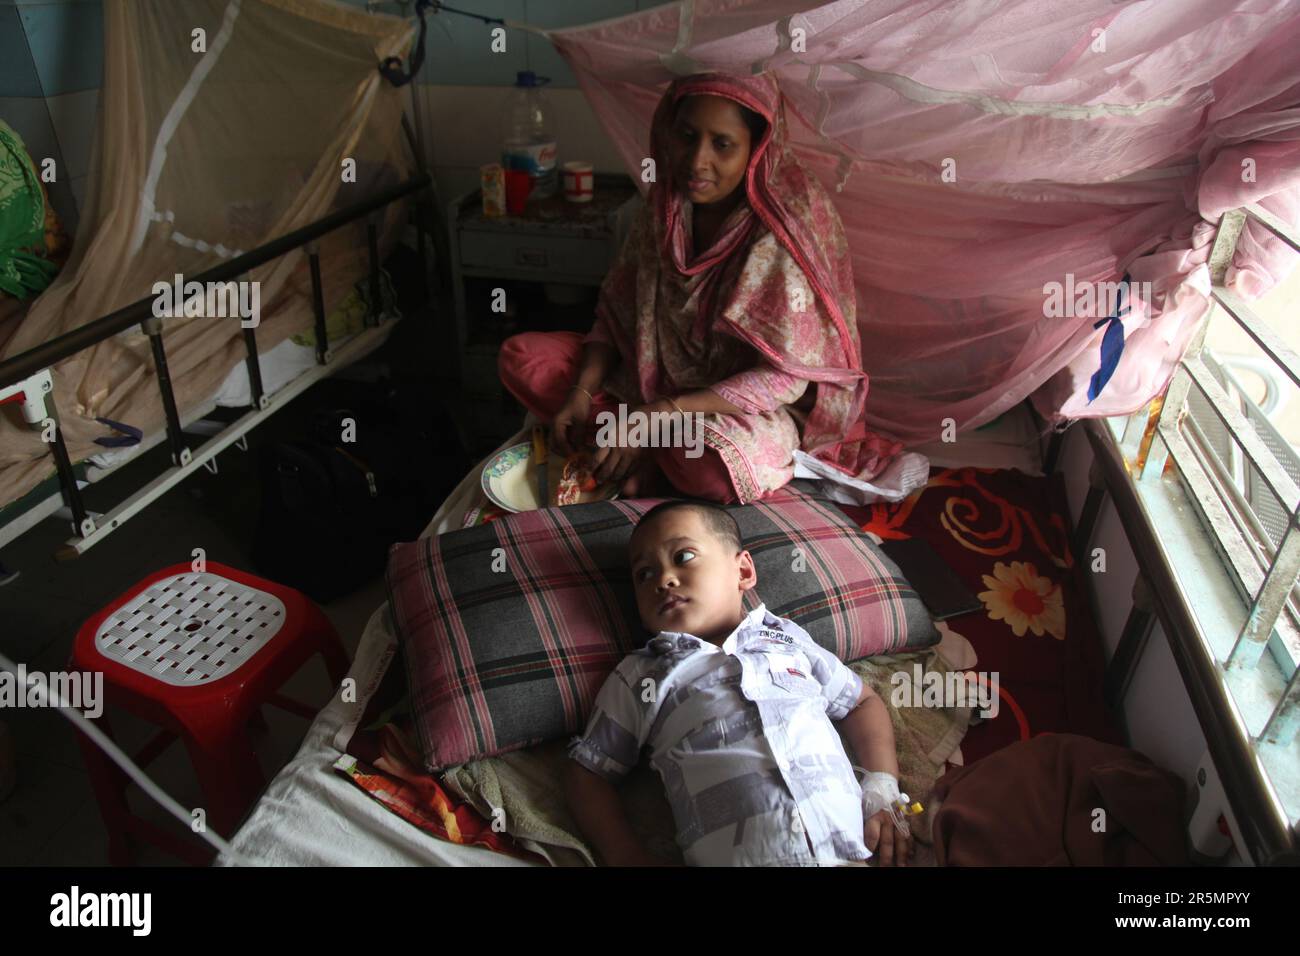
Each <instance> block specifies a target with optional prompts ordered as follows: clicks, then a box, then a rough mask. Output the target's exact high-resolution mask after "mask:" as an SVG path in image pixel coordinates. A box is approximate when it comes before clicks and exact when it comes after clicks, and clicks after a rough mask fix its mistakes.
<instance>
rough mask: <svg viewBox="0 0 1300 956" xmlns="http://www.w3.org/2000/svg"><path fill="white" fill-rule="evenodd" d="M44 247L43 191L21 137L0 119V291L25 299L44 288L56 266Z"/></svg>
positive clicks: (53, 273) (51, 277)
mask: <svg viewBox="0 0 1300 956" xmlns="http://www.w3.org/2000/svg"><path fill="white" fill-rule="evenodd" d="M44 248H45V194H44V193H43V192H42V191H41V183H40V179H39V177H38V176H37V173H36V167H35V166H34V165H33V164H32V160H31V157H30V156H28V155H27V147H26V146H25V145H23V140H22V137H21V136H19V135H18V134H17V133H16V132H14V130H13V129H12V128H11V127H10V126H9V125H8V124H7V123H5V122H4V121H3V120H0V292H5V293H7V294H9V295H11V296H13V297H14V298H16V299H26V298H30V297H31V296H34V295H36V294H37V293H40V292H43V291H45V287H46V286H48V285H49V284H50V282H51V281H53V279H54V275H55V273H57V272H58V271H59V270H58V266H56V265H55V264H54V263H52V262H50V261H48V260H46V259H44V258H42V257H41V256H39V255H37V254H36V250H41V249H44Z"/></svg>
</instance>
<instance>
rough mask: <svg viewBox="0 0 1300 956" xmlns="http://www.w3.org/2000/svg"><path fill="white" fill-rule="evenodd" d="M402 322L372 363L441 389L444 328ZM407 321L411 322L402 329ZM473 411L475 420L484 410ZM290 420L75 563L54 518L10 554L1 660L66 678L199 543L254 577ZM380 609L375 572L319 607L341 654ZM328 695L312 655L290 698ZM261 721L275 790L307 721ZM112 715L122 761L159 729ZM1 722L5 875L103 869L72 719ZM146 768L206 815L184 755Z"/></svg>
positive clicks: (113, 495) (109, 488)
mask: <svg viewBox="0 0 1300 956" xmlns="http://www.w3.org/2000/svg"><path fill="white" fill-rule="evenodd" d="M446 309H449V303H448V302H447V300H446V298H444V299H443V300H442V302H441V305H440V306H439V307H438V308H437V311H436V312H435V314H438V315H444V316H445V315H447V314H448V313H447V311H445V310H446ZM406 316H407V317H406V319H404V320H403V321H402V322H401V323H399V324H398V326H397V327H396V328H395V331H394V333H393V336H392V338H390V340H389V341H388V342H387V343H386V344H385V345H384V346H383V347H382V348H381V349H380V350H379V351H377V352H376V353H375V354H374V355H373V356H371V357H370V359H369V361H377V362H384V363H387V364H388V365H389V367H390V368H393V369H395V367H396V366H397V365H399V364H400V363H402V362H403V361H409V357H410V356H427V357H429V359H428V363H429V364H428V365H426V366H425V367H424V368H423V373H425V374H427V375H428V376H431V377H432V378H433V379H436V380H438V381H439V382H449V381H451V379H450V378H449V374H450V373H449V370H448V369H446V368H440V367H436V365H435V364H434V363H436V362H437V361H438V359H437V358H436V357H437V356H440V355H441V356H446V355H447V354H448V352H449V351H450V350H447V349H445V348H441V349H440V348H437V347H436V341H434V342H431V341H430V339H431V338H433V339H436V338H437V337H438V336H440V335H442V334H444V331H442V330H440V326H439V325H438V323H437V322H435V321H429V319H430V316H429V314H428V313H427V312H425V313H424V314H423V315H420V314H413V313H412V311H407V312H406ZM408 321H409V322H413V323H416V324H412V325H407V322H408ZM422 322H423V324H419V323H422ZM443 329H445V327H443ZM404 356H405V357H407V358H406V359H404V358H403V357H404ZM362 361H363V363H364V362H366V361H368V360H362ZM417 361H423V360H419V359H417ZM444 393H445V394H446V405H447V408H448V411H449V412H451V414H452V415H453V416H457V415H458V414H461V412H460V410H459V408H458V407H457V406H458V405H460V404H461V403H464V402H466V401H469V400H471V399H470V398H469V397H468V396H465V395H462V394H460V393H459V391H458V390H457V389H456V388H455V387H454V386H450V387H447V388H444V389H442V390H441V391H439V392H437V394H440V395H441V394H444ZM307 395H310V392H309V393H307ZM304 398H306V396H303V397H300V398H299V399H298V400H297V402H295V405H297V404H298V403H301V402H303V399H304ZM509 402H510V400H505V401H502V402H500V403H498V411H499V414H500V422H499V424H497V423H493V422H488V423H487V424H486V425H485V424H484V422H483V420H482V417H481V415H480V416H479V418H478V419H476V424H477V427H478V429H479V433H478V434H477V435H471V436H469V443H470V444H471V445H473V446H475V447H473V448H471V451H478V450H479V448H481V447H482V446H483V445H485V444H486V447H487V448H489V449H490V448H491V447H493V446H494V445H495V444H496V443H498V442H499V441H500V438H497V439H496V440H495V441H493V436H492V434H491V432H492V431H493V429H494V428H495V427H505V428H507V429H508V430H507V431H505V432H504V434H502V435H501V437H506V436H508V435H509V434H510V433H511V432H512V431H513V430H514V427H517V424H518V421H519V420H520V419H521V418H522V415H523V411H522V409H519V408H518V407H515V408H510V407H509ZM478 407H479V409H480V411H481V409H482V403H481V402H479V403H478ZM293 412H294V405H290V406H287V407H286V409H285V410H282V411H281V412H280V413H278V414H277V415H276V416H273V417H272V418H271V419H270V420H269V421H268V422H267V423H265V424H264V425H263V426H261V427H260V428H258V429H257V430H256V431H254V432H253V433H251V434H250V436H249V443H250V453H244V452H241V451H238V450H236V449H231V450H228V451H225V452H222V453H221V455H220V456H219V473H218V474H217V475H211V474H209V473H208V472H206V471H203V470H199V471H198V472H197V473H196V474H194V475H192V476H190V477H189V478H187V479H186V480H185V481H184V482H182V483H181V484H180V485H178V486H177V487H176V488H173V489H172V490H171V491H170V492H168V493H167V494H166V495H164V496H163V497H161V498H159V499H157V500H156V501H155V502H154V503H152V504H151V505H150V506H149V507H148V508H147V509H146V510H145V511H144V512H143V513H142V514H140V515H139V516H138V517H136V518H133V519H132V520H131V521H129V522H128V523H127V524H125V525H124V526H122V528H120V529H119V530H118V531H116V532H114V533H113V534H112V535H110V536H109V537H108V538H106V539H105V540H104V541H103V542H102V543H100V544H98V545H96V546H95V547H93V548H91V549H90V550H89V551H88V552H87V553H86V554H84V555H82V556H81V557H79V558H77V559H76V560H74V561H68V562H62V563H59V562H55V561H54V560H53V558H52V555H53V553H54V552H55V551H56V549H57V548H58V547H59V546H60V545H61V544H62V543H63V541H64V540H66V538H67V537H68V534H69V529H68V527H67V525H66V523H65V522H64V521H62V520H58V519H54V518H50V519H46V520H45V521H44V522H42V523H41V524H40V525H38V526H37V527H36V528H34V529H33V530H31V531H30V532H28V533H27V534H26V535H24V536H23V537H21V538H20V539H19V540H17V541H15V542H13V543H12V544H10V545H8V546H7V547H5V549H4V551H3V555H0V557H2V559H3V561H4V563H5V564H6V565H7V566H9V568H10V569H13V570H18V571H19V572H20V575H19V577H18V578H17V579H16V580H14V581H13V582H12V583H10V584H7V585H5V586H3V587H0V621H2V622H3V631H4V633H3V640H4V648H5V651H6V653H8V654H9V655H10V656H11V657H12V658H13V659H14V660H16V661H22V662H25V663H26V664H27V666H28V668H29V669H31V670H35V671H41V672H49V671H52V670H62V669H64V668H65V667H66V664H67V661H68V655H69V652H70V650H71V647H72V642H73V638H74V636H75V635H76V632H77V630H78V628H79V627H80V626H81V624H82V622H83V621H85V620H86V619H87V618H88V617H90V616H91V615H92V614H93V613H94V612H96V611H97V610H99V609H101V608H102V607H103V606H104V605H105V604H107V603H108V602H109V601H111V600H112V599H113V598H115V597H117V596H118V595H120V594H122V593H123V592H124V591H126V590H127V589H128V588H129V587H131V586H132V585H133V584H135V583H136V582H137V581H139V580H140V579H141V578H143V577H144V576H145V575H147V574H149V573H151V572H153V571H156V570H157V569H159V568H161V567H165V566H167V565H169V564H174V563H178V562H182V561H189V560H190V556H191V552H192V551H193V549H194V548H196V547H202V548H203V549H204V550H205V552H206V556H207V559H208V560H209V561H216V562H219V563H223V564H228V565H231V566H234V567H241V568H246V569H249V570H252V569H253V568H254V564H253V561H252V559H251V555H250V549H251V547H252V543H253V540H254V536H255V530H256V522H257V515H258V494H259V491H258V481H257V475H256V467H255V466H256V459H255V455H254V454H252V453H251V452H252V451H255V450H256V447H257V446H258V445H259V444H260V443H263V442H269V441H274V440H279V439H283V438H286V437H292V436H293V434H294V429H295V428H296V427H298V426H297V424H296V423H295V419H294V415H293ZM457 421H460V419H459V418H457ZM512 421H513V422H514V425H511V424H510V423H511V422H512ZM488 442H491V444H487V443H488ZM167 464H168V456H167V452H166V450H165V449H164V448H161V447H160V448H156V449H153V450H151V451H150V452H147V453H145V454H144V455H142V456H141V458H140V459H139V460H137V461H135V462H132V463H131V464H129V465H127V466H125V467H124V468H122V469H121V470H119V471H118V472H117V473H115V474H113V475H111V476H109V477H108V478H107V479H105V480H104V481H102V482H97V483H96V484H95V485H93V486H92V487H91V489H88V490H87V496H88V497H87V500H88V505H89V506H90V507H91V508H94V509H95V510H99V511H105V510H108V508H109V507H111V505H112V503H113V502H116V501H119V500H121V498H123V497H125V496H126V495H127V494H129V493H130V490H131V489H132V488H134V487H138V486H139V485H141V484H143V483H144V482H145V481H147V480H148V478H149V477H150V476H152V475H156V474H157V473H158V472H159V471H160V470H161V469H162V468H165V467H166V466H167ZM92 494H93V497H92ZM385 600H386V594H385V589H384V582H383V578H382V575H376V576H375V577H373V578H372V579H371V580H368V581H365V582H362V583H361V584H360V585H359V586H358V587H357V588H356V589H355V590H354V591H352V592H351V593H349V594H347V595H345V596H342V597H340V598H339V599H337V600H335V601H333V602H332V603H329V604H325V605H322V607H323V610H324V611H325V613H326V615H327V616H328V617H329V618H330V620H331V622H332V623H333V625H334V627H335V629H336V630H337V631H338V633H339V635H340V636H341V637H342V639H343V642H344V644H345V646H346V647H347V649H348V653H349V655H352V654H354V653H355V650H356V646H357V644H358V642H359V641H360V638H361V634H362V631H363V630H364V628H365V624H366V621H367V620H368V619H369V617H370V615H371V613H372V612H374V610H375V609H376V608H377V607H379V605H380V604H382V603H383V602H384V601H385ZM332 691H333V688H332V687H331V686H330V685H329V681H328V678H327V675H326V673H325V668H324V665H323V664H322V663H320V661H319V659H315V660H313V661H311V662H309V663H308V664H307V665H306V666H305V667H304V668H303V669H302V670H300V671H299V672H298V674H296V675H295V676H294V677H293V678H292V679H291V680H290V681H289V683H287V684H286V685H285V688H284V692H285V693H286V694H287V695H288V696H290V697H292V698H295V699H297V700H300V701H302V702H304V703H306V704H308V705H310V706H311V707H312V708H313V709H319V708H320V707H323V706H324V705H325V703H326V701H327V699H328V697H329V695H330V693H331V692H332ZM262 711H263V714H264V716H265V718H266V723H267V729H266V730H265V731H262V732H255V737H254V746H255V748H256V750H257V752H258V758H259V761H260V763H261V766H262V770H263V773H264V774H265V775H266V779H267V780H268V781H269V780H270V779H271V778H272V777H273V776H274V775H275V773H276V772H277V771H278V770H279V768H280V767H282V766H283V765H284V764H285V763H287V762H288V760H289V759H290V758H291V757H292V756H293V754H294V753H295V752H296V751H297V748H298V746H299V744H300V742H301V740H302V737H303V734H304V733H305V732H306V730H307V726H308V724H307V721H305V720H303V719H302V718H300V717H297V716H294V715H291V714H288V713H285V712H283V711H280V710H278V709H276V708H274V707H264V708H262ZM109 717H110V719H111V720H112V728H113V732H114V735H115V736H116V738H117V740H118V742H119V743H120V744H122V745H123V749H124V750H126V752H127V753H132V754H133V753H135V752H136V751H137V750H138V749H139V748H140V747H141V746H142V745H143V744H144V743H145V742H146V741H147V740H148V739H149V738H150V737H151V736H152V735H153V733H154V728H153V727H152V726H151V725H149V724H147V723H146V722H144V721H141V720H139V719H136V718H133V717H132V716H131V715H129V714H125V713H123V712H121V711H116V710H111V711H109ZM0 720H3V722H4V723H6V724H7V725H8V730H9V734H10V736H11V737H12V739H13V741H14V746H15V749H16V751H17V786H16V788H15V789H14V791H13V792H12V793H11V794H10V795H9V796H8V797H7V798H6V799H4V800H2V801H0V866H15V865H37V866H78V865H81V866H84V865H107V863H108V856H107V852H108V849H107V848H108V837H107V834H106V831H105V827H104V823H103V821H102V818H101V816H100V813H99V809H98V806H97V803H96V800H95V796H94V794H93V792H92V790H91V787H90V783H89V778H88V777H87V775H86V773H85V770H84V767H83V764H82V761H81V755H80V751H79V749H78V746H77V743H76V740H75V737H74V733H73V731H72V729H71V725H70V724H69V722H68V721H67V720H66V718H64V717H62V716H61V715H59V714H58V713H57V712H55V711H53V710H37V709H6V710H5V711H4V712H3V713H0ZM147 769H148V772H149V775H150V776H151V777H152V778H153V779H154V780H155V781H156V782H157V783H158V784H159V785H160V786H161V787H162V788H163V789H164V790H166V791H167V792H168V793H169V794H170V795H171V796H172V797H173V798H175V799H176V800H177V801H178V802H179V803H180V804H181V805H182V806H186V807H198V806H202V805H203V798H202V794H201V791H200V790H199V788H198V785H197V783H196V781H195V779H194V775H193V771H192V769H191V766H190V763H189V760H188V758H187V755H186V753H185V749H184V747H183V745H181V744H179V743H173V744H172V745H171V746H170V747H168V748H167V750H166V751H164V752H163V753H162V754H161V755H160V756H159V757H158V758H157V759H156V760H155V761H154V762H153V763H151V764H150V765H149V767H148V768H147ZM130 793H131V796H130V801H131V806H132V808H133V810H135V812H137V813H138V814H139V815H140V816H142V817H144V818H145V819H147V820H150V821H153V822H156V823H159V824H163V823H168V822H170V820H171V818H170V817H168V816H167V815H166V814H165V813H164V811H162V810H161V809H160V808H159V807H157V805H155V804H154V803H153V802H152V801H151V800H149V799H147V798H146V797H144V795H143V794H141V793H140V792H139V791H138V790H137V789H136V788H134V787H132V788H131V791H130ZM178 827H179V825H177V828H178ZM135 859H136V862H137V863H139V864H142V865H175V864H176V862H177V861H176V860H175V859H174V858H173V857H172V856H170V855H169V854H167V853H165V852H163V851H161V850H155V849H153V848H152V847H148V846H145V845H143V844H137V846H136V848H135Z"/></svg>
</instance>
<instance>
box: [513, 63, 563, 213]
mask: <svg viewBox="0 0 1300 956" xmlns="http://www.w3.org/2000/svg"><path fill="white" fill-rule="evenodd" d="M549 82H551V78H550V77H549V76H538V75H537V74H536V73H534V72H533V71H532V70H520V71H519V73H518V76H517V78H516V80H515V86H514V89H513V90H511V92H510V94H509V96H508V98H507V101H506V108H505V136H504V143H505V145H504V146H503V147H502V150H501V165H502V166H503V167H504V168H506V169H517V170H525V171H527V172H528V174H529V175H530V176H531V177H532V179H533V189H532V192H531V193H529V196H528V198H529V199H549V198H550V197H552V196H554V195H555V194H556V192H558V190H559V174H558V170H557V167H556V155H557V150H556V146H555V137H554V136H553V135H552V134H551V128H550V124H549V123H548V121H547V113H546V101H545V99H544V98H543V95H542V89H541V87H542V84H544V83H549Z"/></svg>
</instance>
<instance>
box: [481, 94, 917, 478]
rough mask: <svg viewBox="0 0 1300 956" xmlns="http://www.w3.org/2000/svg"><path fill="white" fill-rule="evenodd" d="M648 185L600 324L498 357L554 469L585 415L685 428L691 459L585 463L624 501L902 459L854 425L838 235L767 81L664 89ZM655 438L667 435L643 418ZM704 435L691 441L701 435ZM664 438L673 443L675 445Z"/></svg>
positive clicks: (847, 272) (856, 376)
mask: <svg viewBox="0 0 1300 956" xmlns="http://www.w3.org/2000/svg"><path fill="white" fill-rule="evenodd" d="M650 148H651V153H652V155H653V157H654V161H655V163H654V169H655V175H656V178H655V180H654V182H653V183H652V185H651V188H650V192H649V196H648V197H647V202H646V204H645V205H644V206H643V208H642V210H641V213H640V214H639V215H638V217H637V219H636V222H635V223H634V224H633V226H632V228H631V231H630V234H629V235H628V237H627V239H626V241H625V242H624V244H623V247H622V249H621V251H620V252H619V255H618V256H617V258H616V260H615V262H614V265H613V267H612V268H611V270H610V272H609V274H608V275H607V276H606V278H605V280H604V283H603V285H602V286H601V290H600V295H599V298H598V301H597V305H596V322H595V325H594V327H593V328H592V330H591V332H590V333H589V334H588V335H587V336H586V337H585V338H584V337H583V336H581V335H579V334H578V333H574V332H556V333H542V332H528V333H523V334H520V335H515V336H512V337H511V338H510V339H508V340H507V341H506V342H505V343H504V344H503V346H502V349H501V355H500V359H499V369H500V374H501V379H502V382H503V384H504V385H505V386H506V387H507V388H508V389H509V390H510V391H511V392H512V393H513V394H514V395H515V396H516V397H517V398H518V399H519V400H520V402H522V403H523V404H524V406H525V407H527V408H528V409H529V410H530V411H532V412H533V413H534V414H535V415H536V416H537V417H538V418H539V419H541V420H542V421H544V422H551V423H552V445H553V447H554V449H555V450H556V451H557V452H559V453H561V454H569V453H570V452H572V451H575V450H578V449H580V448H582V447H583V446H584V445H585V444H586V443H587V442H588V441H589V440H590V438H591V437H592V436H594V434H595V427H596V426H597V425H598V422H597V419H596V416H597V415H599V414H600V413H601V412H613V413H615V414H617V412H618V408H619V404H620V403H627V404H628V405H629V407H628V408H627V411H629V412H631V411H639V412H644V413H654V412H661V413H669V414H671V413H676V412H684V413H687V414H690V415H693V416H694V417H695V426H696V428H697V429H698V430H697V431H696V432H691V431H685V432H684V434H685V435H687V436H692V435H700V437H702V442H703V454H702V455H701V454H700V450H699V447H698V444H696V443H695V442H690V441H688V442H687V444H690V445H694V446H695V447H671V448H663V447H645V446H641V447H636V446H632V445H628V444H624V445H618V446H606V447H601V448H599V449H597V450H596V452H595V453H594V454H593V456H592V460H593V462H594V463H595V465H596V472H595V477H596V478H597V479H598V480H601V481H604V480H614V481H618V482H620V483H621V484H620V492H621V493H622V494H623V495H624V496H629V497H632V496H647V495H652V494H659V493H666V492H667V491H668V490H669V489H668V488H666V487H665V486H664V478H665V477H666V479H667V481H668V482H670V483H671V485H672V486H673V487H674V488H675V489H676V490H677V492H679V493H681V494H684V495H690V496H695V497H700V498H706V499H708V500H712V501H718V502H723V503H730V502H737V501H738V502H740V503H742V504H746V503H748V502H750V501H754V500H755V499H758V498H762V497H765V496H767V495H769V494H770V493H771V492H773V491H775V490H776V489H778V488H780V487H782V486H783V485H785V484H786V483H787V482H788V481H790V479H791V478H792V477H793V475H794V468H795V459H794V454H793V453H794V450H796V449H801V450H802V451H804V452H806V453H807V454H809V455H812V456H814V457H816V458H819V459H822V460H824V461H826V462H829V463H830V464H832V465H834V466H835V467H836V468H838V469H839V470H841V471H843V472H844V473H845V474H847V475H850V476H855V477H860V478H863V479H867V478H870V477H872V476H874V475H875V474H876V473H877V472H878V471H879V470H880V469H881V468H882V467H883V465H884V464H885V463H886V462H887V460H888V459H889V458H890V457H892V456H893V455H894V454H895V453H896V452H897V451H898V450H899V448H900V446H899V445H897V444H895V443H892V442H887V441H884V440H882V439H881V438H879V437H878V436H876V435H873V434H871V433H870V432H868V431H867V430H866V429H865V427H864V426H863V425H862V418H863V409H864V406H865V403H866V396H867V380H866V376H865V375H864V374H863V372H862V370H861V369H862V363H861V356H860V353H859V342H858V331H857V326H856V305H855V292H854V283H853V268H852V265H851V263H850V259H849V250H848V244H847V242H846V241H845V237H844V226H843V224H842V223H841V222H840V218H839V216H838V215H837V214H836V211H835V208H834V206H833V205H832V204H831V201H830V198H829V197H828V196H827V194H826V192H825V190H824V188H823V187H822V185H821V184H820V183H819V182H818V181H817V180H816V179H815V178H814V177H813V176H812V175H811V174H810V173H809V172H808V171H807V170H806V169H805V168H804V166H803V165H802V164H801V163H800V162H799V161H798V160H797V159H796V158H795V156H794V153H793V152H792V151H791V150H790V148H789V147H788V144H787V140H786V120H785V110H784V100H783V99H782V97H781V93H780V90H779V89H778V87H777V85H776V80H775V78H774V77H773V76H771V75H768V74H763V75H761V76H751V77H735V76H729V75H726V74H721V73H701V74H696V75H694V76H689V77H683V78H679V79H677V80H675V81H673V83H672V84H671V85H670V86H669V88H668V90H667V92H666V93H665V94H664V96H663V98H662V99H661V100H660V102H659V105H658V107H657V108H656V110H655V115H654V121H653V125H652V127H651V132H650ZM650 421H652V422H654V421H662V418H661V417H660V418H652V419H650ZM701 431H702V435H701ZM673 434H675V435H677V434H683V433H682V432H677V431H676V430H674V432H673Z"/></svg>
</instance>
